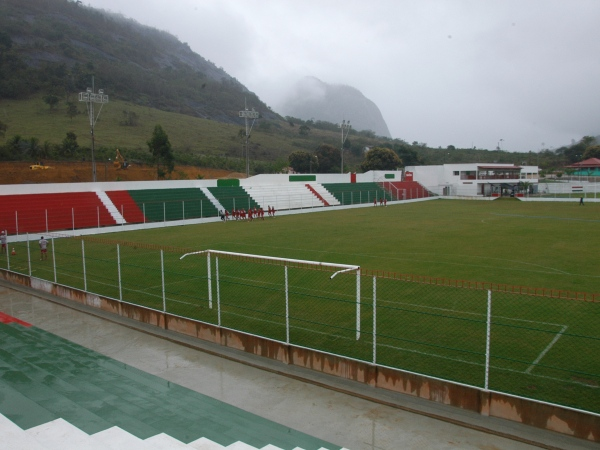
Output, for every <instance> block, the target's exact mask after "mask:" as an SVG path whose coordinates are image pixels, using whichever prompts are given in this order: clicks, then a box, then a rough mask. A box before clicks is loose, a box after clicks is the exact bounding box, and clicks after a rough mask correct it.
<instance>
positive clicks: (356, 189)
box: [323, 183, 392, 205]
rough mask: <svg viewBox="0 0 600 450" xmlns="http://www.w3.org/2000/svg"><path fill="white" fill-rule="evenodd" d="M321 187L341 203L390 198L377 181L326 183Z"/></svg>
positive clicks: (355, 203)
mask: <svg viewBox="0 0 600 450" xmlns="http://www.w3.org/2000/svg"><path fill="white" fill-rule="evenodd" d="M323 187H324V188H325V189H327V190H328V191H329V192H331V193H332V194H333V195H334V196H335V198H336V199H337V200H338V201H339V202H340V204H341V205H358V204H361V203H373V201H374V200H375V199H377V201H379V199H383V198H385V199H386V200H392V196H391V195H390V193H389V192H387V191H386V190H385V189H384V188H383V187H382V186H380V185H379V184H377V183H326V184H323Z"/></svg>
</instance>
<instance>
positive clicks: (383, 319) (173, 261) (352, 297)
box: [0, 235, 600, 414]
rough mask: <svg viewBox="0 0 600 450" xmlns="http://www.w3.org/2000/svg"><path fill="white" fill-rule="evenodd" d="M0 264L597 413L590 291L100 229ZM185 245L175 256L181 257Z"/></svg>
mask: <svg viewBox="0 0 600 450" xmlns="http://www.w3.org/2000/svg"><path fill="white" fill-rule="evenodd" d="M8 250H9V251H8V252H7V253H5V254H4V255H2V258H0V261H1V263H0V267H2V268H4V269H7V270H9V271H12V272H17V273H21V274H24V275H29V276H32V277H36V278H39V279H44V280H48V281H51V282H54V283H57V284H60V285H65V286H69V287H73V288H76V289H80V290H83V291H86V292H89V293H93V294H97V295H99V296H103V297H107V298H112V299H115V300H118V301H121V302H126V303H130V304H135V305H140V306H143V307H145V308H149V309H152V310H156V311H161V312H165V313H169V314H172V315H176V316H181V317H186V318H189V319H193V320H197V321H200V322H204V323H208V324H213V325H217V326H220V327H224V328H228V329H233V330H238V331H241V332H245V333H249V334H252V335H256V336H261V337H264V338H267V339H270V340H274V341H278V342H282V343H287V344H293V345H295V346H299V347H305V348H311V349H315V350H319V351H322V352H326V353H330V354H335V355H340V356H343V357H348V358H352V359H355V360H359V361H364V362H367V363H369V364H373V365H379V366H384V367H391V368H397V369H401V370H404V371H409V372H413V373H418V374H422V375H426V376H430V377H436V378H440V379H444V380H448V381H452V382H456V383H462V384H465V385H469V386H475V387H478V388H482V389H487V390H491V391H497V392H503V393H508V394H512V395H516V396H520V397H525V398H530V399H535V400H540V401H545V402H549V403H553V404H559V405H563V406H567V407H571V408H576V409H580V410H584V411H588V412H592V413H595V414H598V413H600V327H598V323H597V322H598V317H600V294H588V293H572V292H566V291H557V290H552V289H534V288H526V287H515V286H509V285H497V284H489V283H474V282H465V281H452V280H448V279H440V278H430V277H419V276H413V275H399V274H395V273H383V272H372V271H369V270H366V269H364V268H360V267H358V266H349V265H340V264H332V263H325V262H312V261H300V260H291V259H284V258H273V257H266V256H259V255H246V254H239V253H231V252H221V251H213V250H206V251H202V252H195V253H194V252H193V251H192V249H186V248H173V247H169V248H167V247H160V246H157V245H154V244H140V243H127V242H117V241H110V240H107V239H102V238H98V237H85V238H75V237H60V238H59V237H58V236H56V235H54V236H50V237H48V251H47V253H46V254H45V255H44V254H42V253H41V252H40V249H39V243H38V241H37V239H36V240H26V241H23V242H15V243H13V244H10V247H9V249H8ZM184 255H186V256H185V257H184V258H182V257H183V256H184Z"/></svg>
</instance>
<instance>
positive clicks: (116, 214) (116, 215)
mask: <svg viewBox="0 0 600 450" xmlns="http://www.w3.org/2000/svg"><path fill="white" fill-rule="evenodd" d="M96 196H97V197H98V198H99V199H100V201H101V202H102V204H103V205H104V207H105V208H106V209H107V210H108V212H109V213H110V215H111V216H112V218H113V219H114V220H115V222H116V223H117V225H121V224H124V223H127V222H126V221H125V218H124V217H123V216H122V215H121V212H120V211H119V210H118V209H117V207H116V206H115V204H114V203H113V202H112V200H111V199H110V198H109V196H108V195H107V194H106V192H104V191H96Z"/></svg>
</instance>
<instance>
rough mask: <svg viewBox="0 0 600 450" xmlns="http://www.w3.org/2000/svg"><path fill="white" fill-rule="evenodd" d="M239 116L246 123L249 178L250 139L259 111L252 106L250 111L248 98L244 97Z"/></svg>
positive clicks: (247, 173)
mask: <svg viewBox="0 0 600 450" xmlns="http://www.w3.org/2000/svg"><path fill="white" fill-rule="evenodd" d="M239 116H240V117H243V118H244V122H245V124H246V178H248V177H250V147H249V146H248V141H249V139H250V132H251V131H252V127H253V126H254V121H255V120H256V119H258V116H259V113H258V111H254V108H252V111H249V110H248V107H247V106H246V100H245V99H244V110H243V111H240V112H239ZM248 119H252V124H251V125H250V128H248Z"/></svg>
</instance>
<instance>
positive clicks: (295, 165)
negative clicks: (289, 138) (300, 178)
mask: <svg viewBox="0 0 600 450" xmlns="http://www.w3.org/2000/svg"><path fill="white" fill-rule="evenodd" d="M288 160H289V162H290V167H291V168H292V169H294V172H298V173H308V172H310V173H312V172H316V171H317V169H318V168H319V163H318V158H317V157H316V156H315V155H312V154H310V153H308V152H304V151H301V150H298V151H296V152H292V153H290V156H288Z"/></svg>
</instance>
